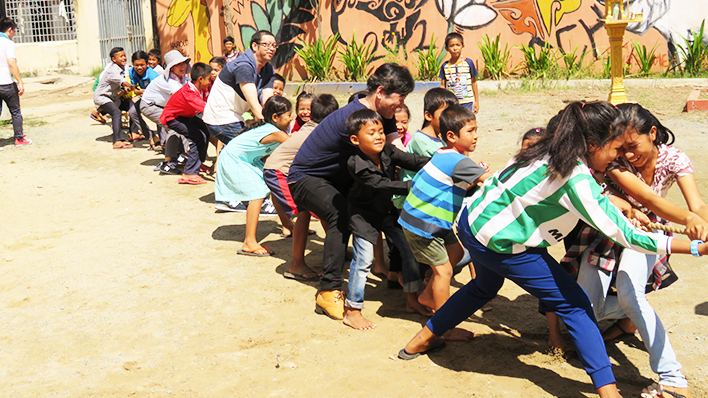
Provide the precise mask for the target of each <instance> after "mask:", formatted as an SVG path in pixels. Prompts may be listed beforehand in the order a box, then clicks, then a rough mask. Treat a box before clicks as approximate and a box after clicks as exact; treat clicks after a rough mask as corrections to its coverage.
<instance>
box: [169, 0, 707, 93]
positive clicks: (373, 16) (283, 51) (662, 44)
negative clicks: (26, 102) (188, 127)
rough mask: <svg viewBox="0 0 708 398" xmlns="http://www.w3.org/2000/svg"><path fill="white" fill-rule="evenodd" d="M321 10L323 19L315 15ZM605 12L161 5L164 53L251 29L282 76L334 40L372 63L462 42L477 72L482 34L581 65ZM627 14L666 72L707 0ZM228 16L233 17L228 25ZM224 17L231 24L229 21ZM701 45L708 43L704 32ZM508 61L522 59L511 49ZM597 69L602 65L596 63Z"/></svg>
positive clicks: (290, 2) (510, 2)
mask: <svg viewBox="0 0 708 398" xmlns="http://www.w3.org/2000/svg"><path fill="white" fill-rule="evenodd" d="M318 9H319V17H318V13H317V10H318ZM604 9H605V6H604V3H603V2H600V1H591V0H498V1H492V0H371V1H367V0H325V1H321V3H319V2H318V0H257V1H249V0H157V10H156V12H157V20H158V27H159V31H160V40H161V47H162V51H163V53H164V52H165V51H169V50H171V49H175V48H176V49H179V50H181V51H183V52H185V53H186V54H188V55H189V56H190V57H192V59H193V60H195V61H203V62H206V61H208V60H209V59H210V58H211V57H212V56H215V55H221V53H222V47H223V46H222V40H223V38H224V37H225V36H226V35H227V31H229V29H230V30H231V31H232V32H233V34H232V36H233V37H234V38H235V41H236V46H237V47H239V48H247V47H248V40H249V39H250V37H251V35H252V34H253V33H255V32H256V31H257V30H261V29H266V30H270V31H271V32H273V33H274V34H275V35H276V40H277V41H278V43H279V47H278V50H277V52H276V55H275V57H274V59H273V64H274V65H275V66H276V67H277V68H279V70H280V71H281V73H283V74H285V75H286V76H287V77H288V78H290V79H294V80H299V79H300V78H301V77H302V76H303V69H302V67H301V65H300V61H299V60H298V59H297V57H295V53H294V50H295V48H298V47H299V46H301V44H300V40H301V39H302V40H304V41H306V42H310V41H312V40H314V39H315V38H316V37H318V35H322V36H323V37H328V36H330V35H332V34H333V32H338V33H339V34H340V35H341V37H342V39H341V42H342V44H346V42H347V40H351V38H352V36H353V35H354V33H355V32H356V37H358V38H359V40H362V39H361V38H363V40H364V41H365V42H367V43H372V44H373V47H374V48H375V51H376V59H377V62H384V61H386V60H391V59H396V60H401V61H403V62H409V63H410V64H411V65H412V64H413V63H414V62H415V60H416V55H415V50H420V49H425V48H427V46H428V45H429V44H430V41H431V37H432V38H434V39H435V40H436V43H437V46H442V45H443V39H444V37H445V35H446V34H447V33H449V32H452V31H455V32H459V33H461V34H462V35H463V36H464V38H465V53H466V55H467V57H469V58H472V59H473V60H475V62H477V63H478V66H482V64H481V60H480V55H479V48H478V47H477V43H478V42H479V41H481V38H482V37H483V36H484V35H489V36H490V37H495V36H496V35H498V34H499V35H501V41H502V45H504V44H509V46H510V47H515V46H519V45H520V44H526V45H538V46H543V45H544V44H546V43H547V44H548V45H550V46H552V47H554V48H557V49H558V50H559V51H560V52H574V51H577V53H581V52H583V51H587V53H588V56H587V57H586V58H585V59H586V62H592V61H595V60H602V59H603V58H605V57H607V53H608V46H609V44H608V39H607V34H606V32H605V29H604V28H603V26H602V23H600V22H599V21H598V18H600V17H602V14H603V12H604ZM629 9H630V11H631V12H633V13H635V14H638V13H643V15H644V21H643V22H642V23H636V24H630V25H629V26H628V28H627V30H628V33H627V34H626V35H625V38H624V41H625V48H626V51H625V56H626V57H629V53H630V51H631V48H632V47H631V45H630V41H634V40H636V41H639V42H640V43H642V44H645V45H646V46H647V47H649V48H652V47H654V46H655V45H657V44H658V45H659V47H658V51H659V58H658V59H657V61H656V63H655V68H656V69H657V70H658V69H659V68H662V69H665V68H666V67H667V66H669V64H670V56H671V55H672V54H674V53H677V52H678V51H677V46H680V45H683V44H684V43H685V39H686V38H687V37H688V35H689V32H698V30H699V29H700V26H701V22H702V20H703V19H704V18H706V19H708V12H696V10H708V0H629ZM227 16H230V18H228V17H227ZM227 19H228V20H227ZM703 41H704V42H705V43H706V44H708V29H706V32H705V35H704V37H703ZM512 54H514V55H515V61H514V63H518V58H519V56H520V53H519V52H518V51H516V50H514V51H513V52H512ZM598 62H601V61H598Z"/></svg>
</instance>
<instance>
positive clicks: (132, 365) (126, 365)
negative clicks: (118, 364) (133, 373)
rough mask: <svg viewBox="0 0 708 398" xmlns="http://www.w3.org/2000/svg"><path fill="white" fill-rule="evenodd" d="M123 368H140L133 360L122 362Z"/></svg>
mask: <svg viewBox="0 0 708 398" xmlns="http://www.w3.org/2000/svg"><path fill="white" fill-rule="evenodd" d="M123 369H125V370H138V369H140V366H138V363H137V362H135V361H129V362H126V363H124V364H123Z"/></svg>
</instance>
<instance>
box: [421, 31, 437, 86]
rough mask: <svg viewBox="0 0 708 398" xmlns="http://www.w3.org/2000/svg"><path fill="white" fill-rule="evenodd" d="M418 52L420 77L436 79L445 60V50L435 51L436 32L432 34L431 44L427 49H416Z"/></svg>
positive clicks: (422, 78)
mask: <svg viewBox="0 0 708 398" xmlns="http://www.w3.org/2000/svg"><path fill="white" fill-rule="evenodd" d="M416 54H418V62H417V63H416V68H417V69H418V78H419V79H420V80H435V79H436V78H437V77H438V73H439V72H440V66H441V65H442V62H443V50H442V49H441V50H440V51H437V52H436V51H435V34H431V35H430V45H429V46H428V48H427V49H426V50H425V51H421V50H416Z"/></svg>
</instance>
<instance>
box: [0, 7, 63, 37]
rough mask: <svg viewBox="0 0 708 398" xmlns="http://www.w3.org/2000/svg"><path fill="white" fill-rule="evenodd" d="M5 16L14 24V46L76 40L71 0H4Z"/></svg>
mask: <svg viewBox="0 0 708 398" xmlns="http://www.w3.org/2000/svg"><path fill="white" fill-rule="evenodd" d="M4 3H5V15H7V17H8V18H11V19H12V20H13V21H15V23H16V24H17V33H16V34H15V37H14V39H13V41H14V42H15V43H41V42H49V41H63V40H76V20H75V17H74V0H5V1H4Z"/></svg>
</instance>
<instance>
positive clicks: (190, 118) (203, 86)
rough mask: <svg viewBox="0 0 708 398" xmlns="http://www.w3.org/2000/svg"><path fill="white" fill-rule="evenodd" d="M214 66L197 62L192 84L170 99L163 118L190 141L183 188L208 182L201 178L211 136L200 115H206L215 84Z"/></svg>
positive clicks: (161, 120)
mask: <svg viewBox="0 0 708 398" xmlns="http://www.w3.org/2000/svg"><path fill="white" fill-rule="evenodd" d="M210 75H211V66H209V65H207V64H205V63H202V62H197V63H196V64H194V66H193V67H192V73H191V77H192V81H189V82H187V84H185V85H184V86H182V88H180V89H179V90H177V92H176V93H174V94H173V95H172V97H170V99H169V101H167V105H165V110H164V111H162V116H160V123H161V124H163V125H167V126H168V127H169V128H170V129H172V130H174V131H176V132H177V133H178V134H180V135H182V136H183V137H186V138H187V140H188V141H189V143H190V145H189V152H187V163H186V164H185V166H184V172H183V173H182V178H180V179H179V180H178V181H177V182H178V183H179V184H190V185H199V184H206V181H205V180H204V179H203V178H202V177H201V176H200V175H199V167H200V166H201V165H202V163H203V162H204V160H206V150H207V143H208V137H209V132H208V131H207V128H206V126H205V125H204V122H203V121H202V119H201V118H200V117H198V116H197V115H199V114H201V113H202V112H204V106H205V105H206V99H207V96H208V91H207V90H208V89H209V85H210V84H211V80H210V79H209V76H210Z"/></svg>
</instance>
